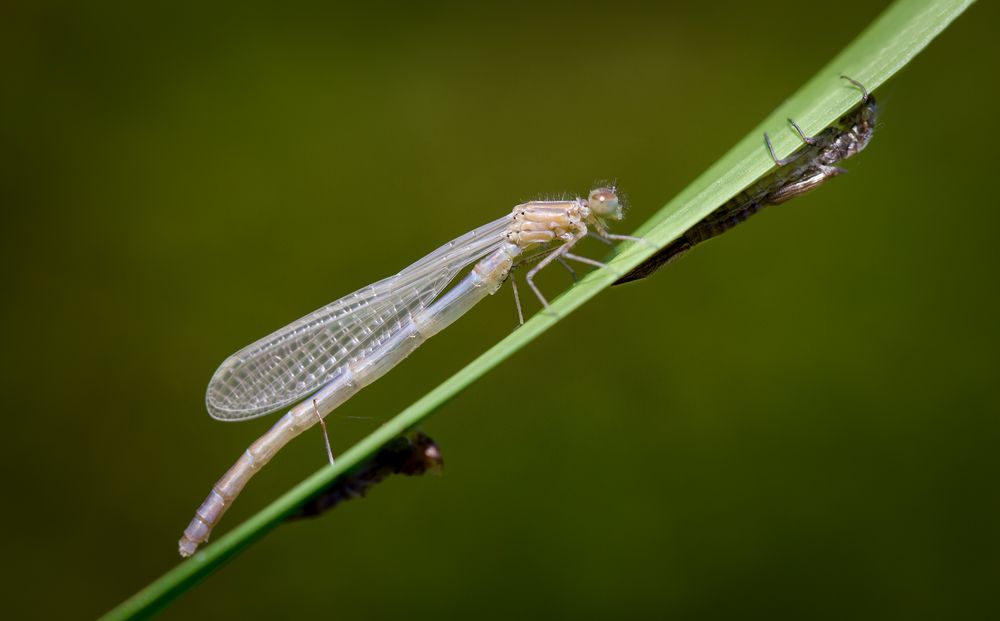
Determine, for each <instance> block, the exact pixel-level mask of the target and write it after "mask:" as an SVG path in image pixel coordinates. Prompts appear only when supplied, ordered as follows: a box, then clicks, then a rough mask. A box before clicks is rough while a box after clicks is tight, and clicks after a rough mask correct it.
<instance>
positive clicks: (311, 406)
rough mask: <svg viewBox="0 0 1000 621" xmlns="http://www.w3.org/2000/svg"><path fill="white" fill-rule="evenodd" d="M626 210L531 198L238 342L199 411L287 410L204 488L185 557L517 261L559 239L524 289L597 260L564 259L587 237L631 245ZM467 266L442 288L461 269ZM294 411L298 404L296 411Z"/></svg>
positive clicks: (612, 203) (232, 416)
mask: <svg viewBox="0 0 1000 621" xmlns="http://www.w3.org/2000/svg"><path fill="white" fill-rule="evenodd" d="M623 216H624V209H623V205H622V203H621V201H619V198H618V194H617V193H616V190H615V188H614V187H601V188H597V189H594V190H592V191H591V192H590V194H589V195H588V196H587V197H586V198H576V199H573V200H563V201H532V202H527V203H524V204H521V205H518V206H517V207H515V208H514V209H513V211H511V213H510V214H508V215H506V216H504V217H502V218H499V219H497V220H494V221H493V222H490V223H489V224H485V225H483V226H481V227H479V228H477V229H475V230H473V231H470V232H469V233H466V234H465V235H462V236H461V237H458V238H457V239H454V240H452V241H451V242H448V243H447V244H445V245H444V246H442V247H441V248H439V249H437V250H435V251H434V252H432V253H430V254H429V255H427V256H426V257H424V258H422V259H420V260H419V261H417V262H416V263H414V264H413V265H411V266H409V267H407V268H406V269H404V270H403V271H401V272H399V273H398V274H396V275H395V276H391V277H389V278H387V279H385V280H381V281H379V282H377V283H375V284H373V285H369V286H367V287H364V288H363V289H360V290H358V291H356V292H354V293H351V294H349V295H347V296H345V297H343V298H340V299H339V300H337V301H336V302H333V303H331V304H329V305H328V306H325V307H323V308H321V309H319V310H317V311H315V312H313V313H311V314H309V315H306V316H305V317H303V318H302V319H299V320H298V321H295V322H293V323H291V324H289V325H287V326H285V327H284V328H282V329H280V330H278V331H277V332H275V333H274V334H271V335H270V336H266V337H264V338H263V339H260V340H259V341H257V342H255V343H253V344H251V345H248V346H247V347H244V348H243V349H241V350H240V351H238V352H236V353H235V354H233V355H232V356H230V357H229V358H228V359H226V360H225V361H224V362H223V363H222V365H221V366H220V367H219V369H218V370H217V371H216V372H215V375H214V376H213V377H212V380H211V382H209V385H208V391H207V394H206V399H205V400H206V404H207V407H208V412H209V414H211V415H212V416H213V417H214V418H217V419H220V420H245V419H249V418H255V417H258V416H263V415H265V414H269V413H272V412H275V411H278V410H281V409H284V408H286V407H289V406H294V407H292V408H291V409H290V410H288V412H287V413H286V414H285V415H284V416H283V417H282V418H281V419H280V420H279V421H278V422H277V423H276V424H275V425H274V427H272V428H271V429H270V430H269V431H268V432H267V433H265V434H264V435H263V436H261V437H260V438H258V439H257V441H256V442H254V443H253V444H251V445H250V448H248V449H247V450H246V451H245V452H244V453H243V455H242V456H241V457H240V458H239V460H238V461H237V462H236V463H235V464H234V465H233V466H232V467H231V468H230V469H229V471H228V472H226V474H224V475H223V476H222V478H221V479H219V481H218V482H217V483H216V484H215V486H214V487H213V488H212V491H211V493H210V494H209V496H208V498H206V499H205V501H204V502H203V503H202V505H201V506H200V507H199V508H198V510H197V512H196V513H195V517H194V518H193V519H192V520H191V523H190V524H189V525H188V527H187V529H185V531H184V536H183V537H182V538H181V540H180V553H181V555H182V556H190V555H191V554H193V553H194V551H195V550H196V549H197V547H198V545H199V544H201V543H203V542H205V541H208V537H209V535H210V534H211V531H212V528H213V527H214V526H215V525H216V524H217V523H218V521H219V519H220V518H221V517H222V515H223V514H224V513H225V512H226V510H227V509H228V508H229V507H230V506H231V505H232V503H233V501H234V500H235V499H236V497H237V496H238V495H239V493H240V491H241V490H242V489H243V487H244V486H245V485H246V484H247V482H248V481H249V480H250V478H251V477H252V476H253V475H254V474H255V473H256V472H257V471H258V470H260V468H262V467H263V466H264V465H265V464H267V462H269V461H270V460H271V458H272V457H274V455H275V454H276V453H277V452H278V451H279V450H280V449H281V448H282V447H283V446H285V444H287V443H288V442H289V441H290V440H291V439H292V438H294V437H295V436H297V435H299V434H300V433H302V432H303V431H305V430H306V429H308V428H309V427H311V426H312V425H314V424H315V423H317V422H318V421H321V420H322V418H323V417H324V416H326V415H327V414H329V413H330V412H332V411H333V410H334V409H335V408H337V407H338V406H340V405H341V404H342V403H344V402H345V401H347V400H348V399H349V398H350V397H352V396H353V395H354V394H355V393H357V392H358V391H359V390H361V389H362V388H364V387H365V386H367V385H368V384H371V383H372V382H374V381H375V380H377V379H378V378H380V377H381V376H382V375H384V374H385V373H387V372H388V371H389V370H390V369H392V368H393V367H395V366H396V365H397V364H399V363H400V362H401V361H402V360H403V359H404V358H406V356H407V355H409V354H410V352H412V351H413V350H415V349H416V348H417V347H418V346H419V345H420V344H421V343H423V342H424V341H425V340H427V339H429V338H430V337H432V336H434V335H435V334H437V333H438V332H439V331H441V330H442V329H444V328H445V327H447V326H449V325H450V324H451V323H452V322H454V321H455V320H456V319H458V318H459V317H461V316H462V315H463V314H465V313H466V311H468V310H469V309H470V308H472V306H474V305H475V304H476V303H477V302H479V301H480V300H482V299H483V298H484V297H486V296H487V295H489V294H492V293H495V292H496V291H497V290H498V289H499V288H500V286H501V285H502V284H503V282H504V280H505V279H506V278H507V276H508V275H509V274H510V270H511V269H512V268H513V267H514V266H516V265H518V264H521V263H526V262H528V261H532V262H533V261H535V260H536V259H538V257H539V256H542V255H539V254H538V251H539V250H541V249H544V248H545V247H546V246H549V245H555V244H558V248H555V249H554V250H551V251H550V252H547V253H546V254H544V256H542V258H541V259H540V260H537V263H535V265H534V266H533V267H532V268H531V269H530V270H529V271H528V273H527V277H526V280H527V282H528V286H529V287H530V288H531V289H532V291H534V292H535V295H536V296H538V299H539V300H540V301H541V303H542V305H543V306H544V307H546V308H547V307H548V301H547V300H546V299H545V297H544V296H543V295H542V293H541V291H540V290H539V289H538V287H537V286H536V285H535V282H534V277H535V275H536V274H537V273H538V271H539V270H541V269H542V268H544V267H545V266H547V265H549V264H551V263H552V262H553V261H560V260H563V259H570V260H576V261H580V262H583V263H587V264H590V265H596V266H600V267H604V265H603V264H601V263H598V262H596V261H593V260H591V259H587V258H585V257H580V256H577V255H574V254H572V253H570V250H571V249H572V248H573V246H575V245H576V244H577V242H579V241H580V240H581V239H583V238H584V237H586V236H587V235H588V234H595V235H597V236H599V237H601V238H602V239H604V240H606V241H615V240H623V239H636V238H630V237H628V236H625V235H613V234H611V233H610V232H608V228H607V221H609V220H621V219H622V217H623ZM471 263H475V266H474V267H473V268H472V271H471V272H470V273H469V274H468V275H466V276H465V277H464V278H463V279H462V280H461V281H459V282H458V283H457V284H456V285H455V286H454V287H452V288H451V289H449V290H448V291H447V292H445V293H444V294H442V291H444V288H445V287H446V286H447V285H448V283H449V282H451V281H452V279H454V278H455V276H456V275H457V274H458V272H459V271H461V270H462V269H463V268H464V267H466V266H468V265H469V264H471ZM295 404H297V405H295Z"/></svg>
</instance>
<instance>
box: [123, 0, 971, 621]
mask: <svg viewBox="0 0 1000 621" xmlns="http://www.w3.org/2000/svg"><path fill="white" fill-rule="evenodd" d="M970 4H972V0H898V1H897V2H895V3H894V4H893V5H892V6H891V7H890V8H889V9H887V10H886V11H885V13H883V14H882V15H881V16H880V17H879V18H878V19H877V20H876V21H875V22H873V23H872V24H871V25H870V26H869V27H868V28H867V29H866V30H865V31H864V32H863V33H862V34H861V35H860V36H859V37H858V38H857V39H856V40H855V41H854V42H853V43H851V44H850V45H849V46H848V47H847V48H846V49H845V50H844V51H843V52H841V53H840V55H838V56H837V57H836V58H834V59H833V60H832V61H831V62H830V63H829V64H828V65H827V66H826V67H824V68H823V69H821V70H820V71H819V72H818V73H817V74H816V75H815V76H813V78H812V79H811V80H810V81H809V82H808V83H806V84H805V85H804V86H803V87H802V88H801V89H800V90H799V91H798V92H797V93H796V94H795V95H793V96H792V97H791V98H789V99H788V100H787V101H786V102H784V103H783V104H782V105H781V106H779V107H778V108H777V109H776V110H775V111H774V112H773V113H772V114H771V115H770V116H769V117H768V118H767V119H765V120H764V122H762V123H761V124H760V125H759V126H758V127H755V128H754V129H753V130H752V131H751V132H750V133H749V134H748V135H747V136H746V137H745V138H744V139H743V140H741V141H740V142H739V143H738V144H736V146H735V147H733V148H732V149H731V150H730V151H729V152H728V153H727V154H726V155H725V156H723V157H722V159H720V160H719V161H718V162H716V163H715V164H714V165H713V166H712V167H711V168H709V169H708V170H707V171H706V172H705V173H704V174H702V175H701V176H700V177H698V179H696V180H695V181H694V182H693V183H692V184H691V185H690V186H688V187H687V189H685V190H684V191H683V192H681V194H679V195H678V196H677V197H676V198H675V199H674V200H672V201H671V202H670V203H668V204H667V205H666V206H665V207H663V208H662V209H661V210H660V211H659V212H657V213H656V215H654V216H653V217H652V218H651V219H650V220H649V221H648V222H646V223H645V224H643V225H642V226H641V227H639V229H638V232H639V234H641V235H643V236H644V237H645V238H646V239H647V240H649V241H651V242H653V243H654V244H656V245H657V246H660V247H662V246H664V245H666V244H667V243H669V242H670V241H672V240H673V239H675V238H676V237H678V236H679V235H681V234H682V233H683V232H684V231H685V230H687V229H688V228H690V227H691V226H692V225H694V224H695V223H696V222H698V221H699V220H701V219H702V218H703V217H705V216H706V215H707V214H708V213H710V212H711V211H712V210H714V209H715V208H716V207H718V206H719V205H721V204H722V203H723V202H725V201H726V200H728V199H729V198H731V197H732V196H734V195H736V194H737V193H738V192H739V191H740V190H742V189H743V188H744V187H746V186H747V185H749V184H751V183H752V182H753V181H755V180H756V179H757V178H758V177H760V176H762V175H763V174H764V173H766V172H767V171H768V170H769V169H770V168H771V167H772V161H771V159H770V157H769V156H768V154H767V152H766V150H765V149H764V146H763V142H762V139H761V135H762V133H763V132H764V131H765V130H767V131H769V132H770V134H771V135H772V136H774V137H775V138H776V140H775V150H776V154H777V155H778V156H779V157H784V156H786V155H788V154H789V153H791V152H792V151H793V150H794V149H795V148H796V147H797V146H798V142H797V139H796V138H795V137H794V135H793V134H792V133H791V132H788V131H782V130H784V129H786V125H785V119H786V118H787V117H793V118H795V119H796V120H797V121H798V122H799V124H800V125H801V126H802V128H803V129H804V130H805V132H806V133H808V134H815V133H817V132H819V131H820V130H821V129H823V128H824V127H826V126H827V125H829V124H831V123H832V122H834V121H835V120H837V119H838V118H839V117H840V116H841V115H843V114H844V113H846V112H847V111H848V110H850V109H851V108H852V107H853V106H854V105H855V104H857V102H858V99H859V98H858V92H857V90H856V89H854V88H852V87H851V86H849V85H848V84H846V83H845V82H844V81H843V80H841V79H840V78H839V75H840V74H846V75H849V76H851V77H852V78H855V79H857V80H859V81H860V82H861V83H863V84H865V85H866V86H867V87H868V88H869V89H871V90H874V89H875V88H876V87H878V86H879V85H880V84H882V83H883V82H885V81H886V80H887V79H889V77H891V76H892V75H893V74H894V73H895V72H897V71H898V70H899V69H900V68H902V67H903V66H904V65H906V63H908V62H909V61H910V59H912V58H913V57H914V56H915V55H916V54H917V53H918V52H920V51H921V50H922V49H923V48H924V47H925V46H926V45H927V44H928V43H929V42H930V41H931V40H932V39H934V37H935V36H936V35H937V34H938V33H939V32H941V31H942V30H944V28H945V27H947V26H948V24H949V23H950V22H951V21H952V20H954V19H955V18H956V17H957V16H958V15H960V14H961V13H962V12H963V11H964V10H965V9H966V8H968V6H969V5H970ZM653 252H654V250H653V249H652V248H649V247H646V246H645V245H643V244H638V245H632V246H631V247H629V248H628V249H626V250H625V251H624V252H622V253H621V254H620V255H618V256H616V257H615V258H614V259H612V261H611V262H610V265H611V267H613V268H614V269H615V270H617V271H618V272H620V273H625V272H627V271H629V270H630V269H632V268H633V267H635V266H636V265H638V264H639V263H641V262H642V261H643V260H644V259H646V258H647V257H648V256H650V255H651V254H652V253H653ZM615 278H616V277H615V276H614V274H612V273H610V272H608V271H606V270H597V271H595V272H592V273H590V274H588V275H587V277H585V278H584V279H582V280H581V281H580V282H579V283H578V284H577V285H576V286H574V287H573V288H571V289H570V290H569V291H567V292H566V293H565V294H563V295H562V296H560V297H559V298H558V299H556V300H555V301H553V303H552V307H551V312H542V313H538V314H537V315H536V316H535V317H533V318H532V319H531V320H529V321H528V322H527V323H525V325H524V326H522V327H521V328H520V329H518V330H516V331H515V332H514V333H512V334H511V335H510V336H508V337H507V338H505V339H503V340H502V341H500V342H499V343H497V344H496V345H494V346H493V347H491V348H490V349H489V350H488V351H487V352H485V353H484V354H482V355H481V356H479V357H478V358H477V359H476V360H474V361H473V362H472V363H471V364H469V365H468V366H466V367H465V368H464V369H462V370H461V371H459V372H458V373H456V374H455V375H454V376H452V377H451V378H449V379H448V380H447V381H445V382H444V383H442V384H441V385H440V386H438V387H437V388H435V389H433V390H432V391H430V392H429V393H427V394H426V395H424V397H422V398H421V399H419V400H418V401H417V402H416V403H414V404H413V405H411V406H410V407H408V408H406V409H405V410H404V411H403V412H401V413H400V414H398V415H397V416H396V417H395V418H393V419H392V420H390V421H389V422H388V423H386V424H385V425H383V426H381V427H379V428H378V429H377V430H376V431H375V432H374V433H372V434H371V435H369V436H368V437H366V438H364V439H363V440H361V441H360V442H358V443H357V444H356V445H355V446H354V447H352V448H351V449H350V450H348V451H347V452H345V453H344V454H343V455H342V456H340V458H339V459H338V460H337V463H336V465H333V466H327V467H325V468H323V469H321V470H320V471H318V472H317V473H315V474H314V475H313V476H311V477H309V478H308V479H306V480H305V481H303V482H302V483H300V484H299V485H298V486H296V487H295V488H294V489H292V490H291V491H289V492H288V493H286V494H285V495H283V496H282V497H280V498H278V499H277V500H275V501H274V502H273V503H271V505H269V506H268V507H266V508H265V509H263V510H262V511H260V512H259V513H257V514H256V515H254V516H253V517H251V518H250V519H248V520H247V521H245V522H244V523H242V524H240V525H239V526H237V527H236V528H235V529H233V530H232V531H230V532H229V533H227V534H226V535H224V536H222V537H220V538H219V540H218V541H217V542H215V543H214V544H212V545H210V546H208V547H206V548H205V549H204V550H202V551H201V552H198V553H197V554H195V555H194V556H193V557H192V558H190V559H188V560H187V561H184V562H182V563H181V564H180V565H178V566H177V567H175V568H174V569H173V570H171V571H169V572H167V573H166V574H164V575H163V576H161V577H160V578H159V579H158V580H156V581H155V582H153V583H152V584H150V585H149V586H147V587H146V588H145V589H143V590H142V591H140V592H138V593H136V594H135V595H134V596H132V597H131V598H130V599H128V600H126V601H125V602H123V603H122V604H121V605H119V606H118V607H117V608H115V609H114V610H112V611H111V612H109V613H108V615H107V616H106V617H105V618H107V619H127V618H136V617H145V616H150V615H152V614H155V613H156V612H158V611H159V610H162V609H163V608H164V607H166V606H167V605H168V604H169V603H170V602H171V601H173V600H174V599H175V598H177V597H179V596H180V595H182V594H183V593H185V592H186V591H188V590H189V589H191V588H192V587H193V586H194V585H195V584H197V583H198V582H200V581H201V580H202V579H203V578H205V577H206V576H207V575H208V574H210V573H211V572H212V571H214V570H215V569H217V568H218V567H220V566H221V565H222V564H223V563H225V562H226V561H228V560H229V559H231V558H233V557H234V556H236V555H237V554H238V553H239V552H240V551H242V550H243V549H244V548H246V547H247V546H249V545H251V544H252V543H254V542H255V541H257V540H258V539H260V538H261V537H263V536H264V535H266V534H267V533H268V532H270V530H271V529H273V528H274V527H275V526H277V525H278V524H280V523H281V521H282V520H283V519H284V518H285V517H287V516H288V515H289V514H291V513H293V512H294V511H295V510H296V509H297V508H298V507H300V506H301V505H302V504H303V503H305V502H306V501H307V500H309V499H310V498H311V497H313V496H314V495H316V494H317V493H318V492H319V491H320V490H321V489H323V488H324V487H326V486H327V485H329V484H330V483H331V482H333V481H335V480H336V479H337V478H338V477H340V476H342V475H343V474H344V473H346V472H348V471H350V470H351V469H352V468H354V467H355V466H357V465H358V464H360V463H362V462H364V461H365V460H366V459H368V458H369V457H370V456H371V455H373V454H374V453H375V452H376V451H378V449H379V448H381V447H382V446H383V445H384V444H385V443H387V442H388V441H390V440H391V439H392V438H394V437H396V436H397V435H399V434H401V433H404V432H405V431H407V430H408V429H411V428H412V427H414V426H416V425H417V424H419V423H420V422H422V421H423V420H424V419H425V418H427V416H429V415H430V414H431V413H432V412H433V411H434V410H435V409H436V408H438V407H439V406H441V405H442V404H443V403H445V402H446V401H448V400H449V399H451V398H452V397H454V396H455V395H456V394H458V393H459V392H460V391H461V390H463V389H464V388H466V387H467V386H468V385H469V384H471V383H472V382H473V381H475V380H476V379H478V378H479V377H481V376H482V375H484V374H485V373H487V372H488V371H489V370H490V369H492V368H493V367H495V366H497V365H498V364H500V363H501V362H503V361H504V360H506V359H507V358H508V357H510V356H511V355H512V354H513V353H514V352H516V351H517V350H519V349H521V348H522V347H523V346H524V345H525V344H527V343H528V342H530V341H531V340H532V339H534V338H535V337H537V336H538V335H540V334H541V333H542V332H544V331H546V330H548V329H549V328H550V327H552V326H553V325H554V324H555V323H556V322H557V321H559V319H560V318H562V317H565V316H566V315H568V314H569V313H571V312H572V311H573V310H575V309H576V308H577V307H579V306H580V305H581V304H583V303H584V302H586V301H588V300H589V299H590V298H592V297H593V296H595V295H596V294H597V293H599V292H600V291H601V290H603V289H605V288H607V287H608V286H610V284H611V283H612V282H613V281H614V280H615ZM172 547H173V546H171V548H172Z"/></svg>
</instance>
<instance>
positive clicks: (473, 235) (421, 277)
mask: <svg viewBox="0 0 1000 621" xmlns="http://www.w3.org/2000/svg"><path fill="white" fill-rule="evenodd" d="M509 222H510V216H505V217H503V218H500V219H497V220H494V221H493V222H490V223H489V224H485V225H483V226H481V227H479V228H477V229H475V230H473V231H470V232H468V233H466V234H465V235H462V236H461V237H458V238H456V239H453V240H452V241H450V242H448V243H447V244H445V245H443V246H441V247H440V248H438V249H437V250H435V251H434V252H432V253H430V254H428V255H427V256H425V257H424V258H422V259H420V260H419V261H417V262H416V263H414V264H412V265H410V266H409V267H407V268H406V269H404V270H403V271H401V272H400V273H398V274H396V275H395V276H390V277H389V278H386V279H384V280H380V281H379V282H376V283H374V284H372V285H368V286H367V287H364V288H362V289H359V290H357V291H355V292H354V293H351V294H349V295H346V296H344V297H342V298H340V299H339V300H337V301H335V302H332V303H330V304H328V305H326V306H324V307H323V308H320V309H319V310H316V311H314V312H312V313H310V314H308V315H306V316H305V317H302V318H301V319H299V320H297V321H294V322H292V323H290V324H288V325H287V326H285V327H284V328H281V329H280V330H278V331H277V332H274V333H273V334H270V335H268V336H266V337H264V338H262V339H260V340H258V341H256V342H254V343H251V344H250V345H247V346H246V347H244V348H243V349H241V350H240V351H238V352H236V353H235V354H233V355H232V356H230V357H229V358H227V359H226V360H225V361H224V362H223V363H222V364H221V365H220V366H219V368H218V369H217V370H216V371H215V374H214V375H213V376H212V380H211V381H210V382H209V384H208V390H207V392H206V395H205V403H206V405H207V407H208V413H209V414H210V415H211V416H212V417H213V418H218V419H222V420H242V419H248V418H255V417H257V416H263V415H264V414H269V413H271V412H274V411H277V410H280V409H282V408H285V407H287V406H289V405H292V404H293V403H296V402H298V401H301V400H302V399H303V398H305V397H306V396H307V395H309V394H310V393H312V392H314V391H315V390H317V389H319V388H320V387H321V386H322V385H323V384H325V383H327V382H328V381H330V380H331V379H332V378H333V376H334V375H336V373H337V370H338V369H339V368H340V367H341V366H342V365H344V364H346V363H348V362H350V361H352V360H357V359H359V358H363V357H365V356H366V355H368V354H370V353H371V352H372V351H374V350H376V349H378V347H379V346H380V345H381V344H382V343H383V342H385V341H386V340H387V339H389V338H391V337H392V336H393V335H394V334H396V333H397V332H398V331H399V330H400V329H401V328H402V327H403V326H404V325H405V324H406V322H408V321H409V317H410V315H411V314H413V313H416V312H418V311H419V310H421V309H423V308H424V307H426V306H427V305H428V304H430V303H431V302H432V301H434V299H435V298H436V297H437V296H438V295H439V294H440V293H441V291H442V290H443V289H444V288H445V287H446V286H447V285H448V283H449V282H451V280H452V279H453V278H454V277H455V276H456V274H458V272H459V271H461V269H462V268H464V267H465V266H467V265H469V264H470V263H474V262H476V261H478V260H479V259H481V258H482V257H484V256H486V255H487V254H489V253H491V252H493V251H494V250H495V249H496V248H498V247H499V246H500V245H501V244H502V243H503V241H504V235H503V233H504V230H505V229H506V227H507V224H508V223H509Z"/></svg>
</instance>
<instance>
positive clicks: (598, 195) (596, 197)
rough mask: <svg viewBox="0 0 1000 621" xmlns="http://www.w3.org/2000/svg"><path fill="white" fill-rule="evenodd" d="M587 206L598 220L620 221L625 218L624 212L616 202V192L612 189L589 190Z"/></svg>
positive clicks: (619, 202) (619, 203)
mask: <svg viewBox="0 0 1000 621" xmlns="http://www.w3.org/2000/svg"><path fill="white" fill-rule="evenodd" d="M587 206H588V207H590V211H591V213H593V214H594V215H596V216H597V217H599V218H607V219H609V220H621V219H622V218H624V217H625V210H624V208H623V206H622V204H621V201H619V200H618V192H617V191H615V188H613V187H609V188H595V189H593V190H591V191H590V195H589V196H588V197H587Z"/></svg>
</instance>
